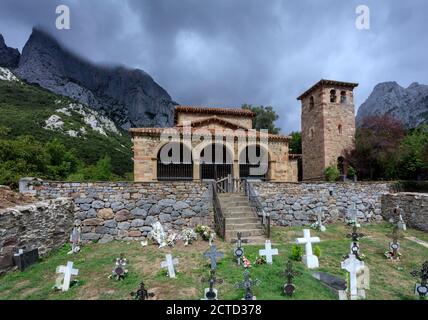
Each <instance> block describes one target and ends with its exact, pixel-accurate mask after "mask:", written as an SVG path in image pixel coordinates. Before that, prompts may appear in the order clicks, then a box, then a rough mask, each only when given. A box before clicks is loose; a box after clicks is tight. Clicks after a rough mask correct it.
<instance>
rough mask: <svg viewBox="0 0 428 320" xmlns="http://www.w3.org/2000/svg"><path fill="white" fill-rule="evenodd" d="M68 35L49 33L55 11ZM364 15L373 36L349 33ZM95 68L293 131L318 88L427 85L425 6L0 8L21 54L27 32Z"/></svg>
mask: <svg viewBox="0 0 428 320" xmlns="http://www.w3.org/2000/svg"><path fill="white" fill-rule="evenodd" d="M58 4H67V5H69V7H70V9H71V30H67V31H64V30H63V31H58V30H56V29H55V18H56V15H55V8H56V6H57V5H58ZM361 4H364V5H367V6H368V7H369V8H370V13H371V29H370V30H365V31H361V30H358V29H356V27H355V19H356V16H357V15H356V13H355V9H356V7H357V6H358V5H361ZM36 24H38V25H41V26H43V27H44V28H45V29H47V30H49V31H50V32H52V33H53V35H54V36H55V37H56V38H58V39H59V40H60V41H61V42H62V43H63V44H65V45H66V47H69V48H72V49H73V50H74V51H75V52H77V53H78V54H80V55H82V56H84V57H86V58H88V59H89V60H91V61H94V62H102V63H112V62H113V63H117V64H123V65H127V66H129V67H133V68H141V69H143V70H145V71H147V72H148V73H149V74H151V75H152V76H153V78H154V79H155V80H156V81H157V82H158V83H159V84H160V85H161V86H162V87H164V88H165V89H166V90H167V91H168V92H169V94H170V95H171V96H172V97H173V99H174V100H176V101H177V102H178V103H180V104H186V105H207V106H230V107H235V106H240V105H241V104H242V103H251V104H257V105H260V104H263V105H272V106H274V107H275V109H276V110H277V111H278V113H279V114H280V117H281V118H280V120H279V121H278V124H277V125H278V126H280V127H281V128H282V129H283V130H282V131H283V133H288V132H289V131H291V130H297V129H300V104H299V102H298V101H297V100H296V97H297V96H298V95H299V94H300V93H302V92H303V91H305V90H306V89H307V88H309V87H310V86H311V85H313V84H314V83H315V82H316V81H318V80H319V79H321V78H326V79H335V80H342V81H351V82H358V83H360V87H359V88H357V89H356V91H355V98H356V104H357V106H359V105H360V104H361V103H362V102H364V100H365V99H366V98H367V97H368V95H369V94H370V92H371V91H372V89H373V87H374V86H375V85H376V84H377V83H379V82H383V81H397V82H398V83H399V84H401V85H402V86H405V87H407V86H408V85H410V84H411V83H412V82H420V83H425V84H428V72H427V69H428V59H427V52H428V1H426V0H412V1H402V0H322V1H321V0H310V1H309V0H293V1H292V0H282V1H281V0H215V1H214V0H145V1H141V0H116V1H114V0H60V1H57V0H38V1H30V0H27V1H24V0H0V33H2V34H3V35H4V37H5V40H6V43H7V44H8V45H9V46H12V47H17V48H19V49H20V50H21V49H22V47H23V45H24V44H25V41H26V40H27V38H28V36H29V34H30V33H31V28H32V26H33V25H36Z"/></svg>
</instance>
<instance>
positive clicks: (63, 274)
mask: <svg viewBox="0 0 428 320" xmlns="http://www.w3.org/2000/svg"><path fill="white" fill-rule="evenodd" d="M56 273H60V276H59V277H58V278H57V279H56V283H55V288H57V289H59V290H62V291H68V289H69V288H70V282H71V277H72V276H77V275H78V274H79V270H78V269H73V262H71V261H68V262H67V266H59V267H57V268H56Z"/></svg>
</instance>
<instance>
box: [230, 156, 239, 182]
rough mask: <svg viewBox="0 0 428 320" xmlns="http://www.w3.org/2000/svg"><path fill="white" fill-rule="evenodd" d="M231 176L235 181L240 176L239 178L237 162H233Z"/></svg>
mask: <svg viewBox="0 0 428 320" xmlns="http://www.w3.org/2000/svg"><path fill="white" fill-rule="evenodd" d="M232 175H233V178H235V179H239V178H240V176H239V161H238V160H235V161H233V168H232Z"/></svg>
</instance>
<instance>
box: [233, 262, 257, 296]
mask: <svg viewBox="0 0 428 320" xmlns="http://www.w3.org/2000/svg"><path fill="white" fill-rule="evenodd" d="M259 285H260V280H258V279H256V280H255V281H253V280H252V279H251V278H250V272H249V271H248V269H245V272H244V281H243V282H241V283H237V284H235V288H237V289H245V295H244V298H243V299H242V300H257V299H256V296H255V295H254V294H253V291H252V287H253V286H259Z"/></svg>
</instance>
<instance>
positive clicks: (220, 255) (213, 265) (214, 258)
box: [204, 245, 224, 270]
mask: <svg viewBox="0 0 428 320" xmlns="http://www.w3.org/2000/svg"><path fill="white" fill-rule="evenodd" d="M204 257H205V258H209V259H210V260H211V270H216V269H217V258H220V259H221V258H223V257H224V253H223V252H217V247H216V246H215V245H212V246H211V247H210V251H207V252H205V253H204Z"/></svg>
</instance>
